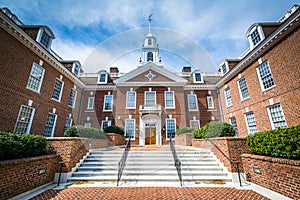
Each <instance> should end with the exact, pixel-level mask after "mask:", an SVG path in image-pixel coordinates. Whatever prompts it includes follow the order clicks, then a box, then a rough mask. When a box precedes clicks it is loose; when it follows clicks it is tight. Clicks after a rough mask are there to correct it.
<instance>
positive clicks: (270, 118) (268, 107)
mask: <svg viewBox="0 0 300 200" xmlns="http://www.w3.org/2000/svg"><path fill="white" fill-rule="evenodd" d="M277 105H279V106H280V109H281V112H282V117H283V119H284V122H285V124H286V127H288V124H287V121H286V119H285V116H284V112H283V109H282V106H281V104H280V103H276V104H273V105H269V106H267V111H268V116H269V120H270V123H271V127H272V129H273V130H274V129H276V127H275V125H274V122H273V120H272V116H271V111H270V108H271V107H274V106H277ZM281 128H283V127H281Z"/></svg>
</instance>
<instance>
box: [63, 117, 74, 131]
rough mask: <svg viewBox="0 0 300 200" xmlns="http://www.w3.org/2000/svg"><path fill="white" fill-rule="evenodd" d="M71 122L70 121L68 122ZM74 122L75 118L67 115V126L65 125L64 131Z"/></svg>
mask: <svg viewBox="0 0 300 200" xmlns="http://www.w3.org/2000/svg"><path fill="white" fill-rule="evenodd" d="M68 122H69V123H68ZM72 122H73V119H72V117H67V119H66V123H65V126H64V132H65V131H66V130H67V129H68V128H70V127H71V126H72Z"/></svg>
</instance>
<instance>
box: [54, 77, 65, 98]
mask: <svg viewBox="0 0 300 200" xmlns="http://www.w3.org/2000/svg"><path fill="white" fill-rule="evenodd" d="M56 81H59V82H61V83H62V84H61V89H60V93H59V97H58V99H55V98H53V95H54V91H55V86H56ZM63 90H64V82H63V81H62V80H61V79H59V78H56V79H55V84H54V88H53V93H52V99H53V100H54V101H57V102H60V100H61V96H62V93H63Z"/></svg>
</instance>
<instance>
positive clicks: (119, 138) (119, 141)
mask: <svg viewBox="0 0 300 200" xmlns="http://www.w3.org/2000/svg"><path fill="white" fill-rule="evenodd" d="M106 136H107V139H108V140H109V141H110V142H111V143H112V144H113V145H115V146H120V145H124V144H126V140H125V136H123V135H120V134H116V133H106Z"/></svg>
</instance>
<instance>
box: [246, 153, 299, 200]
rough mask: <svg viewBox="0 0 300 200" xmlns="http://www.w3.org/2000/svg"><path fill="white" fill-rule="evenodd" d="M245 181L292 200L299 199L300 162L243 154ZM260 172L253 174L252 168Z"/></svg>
mask: <svg viewBox="0 0 300 200" xmlns="http://www.w3.org/2000/svg"><path fill="white" fill-rule="evenodd" d="M242 159H243V165H244V170H245V174H246V177H247V181H250V182H252V183H255V184H257V185H260V186H262V187H265V188H268V189H270V190H273V191H275V192H278V193H280V194H283V195H285V196H287V197H289V198H292V199H300V179H299V177H300V161H299V160H289V159H281V158H272V157H266V156H258V155H251V154H243V155H242ZM254 166H256V167H257V168H259V169H260V170H261V174H257V173H254V171H253V167H254Z"/></svg>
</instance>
